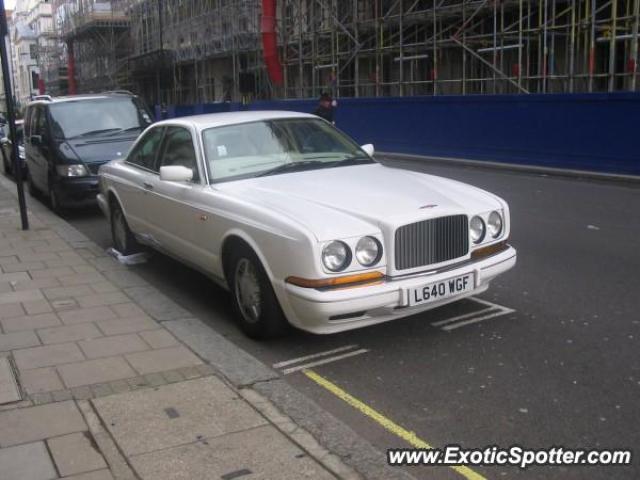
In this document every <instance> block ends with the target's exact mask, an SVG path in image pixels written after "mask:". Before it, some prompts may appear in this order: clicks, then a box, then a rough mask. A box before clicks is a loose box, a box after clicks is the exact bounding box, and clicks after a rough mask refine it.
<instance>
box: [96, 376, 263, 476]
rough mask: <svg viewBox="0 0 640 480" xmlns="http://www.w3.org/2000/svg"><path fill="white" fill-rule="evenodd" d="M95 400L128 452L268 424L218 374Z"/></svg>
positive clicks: (168, 445) (192, 440)
mask: <svg viewBox="0 0 640 480" xmlns="http://www.w3.org/2000/svg"><path fill="white" fill-rule="evenodd" d="M92 402H93V404H94V405H95V407H96V410H97V412H98V415H99V416H100V417H101V418H102V420H103V423H104V424H105V425H106V426H107V428H108V429H109V431H110V432H111V434H112V435H113V437H114V438H115V440H116V442H117V443H118V445H119V446H120V447H121V448H122V450H123V452H124V453H125V455H127V456H130V455H137V454H141V453H147V452H151V451H154V450H159V449H165V448H170V447H174V446H177V445H182V444H187V443H192V442H194V441H197V440H198V439H207V438H213V437H216V436H220V435H224V434H225V433H229V432H235V431H240V430H246V429H250V428H254V427H258V426H261V425H264V424H265V423H266V421H265V420H264V418H262V417H261V416H260V415H258V414H257V413H256V412H255V410H253V409H252V408H251V407H250V406H249V405H248V404H247V403H245V402H244V400H242V399H240V398H239V397H238V396H237V395H236V393H235V392H234V391H233V390H231V389H230V388H229V387H227V386H226V385H225V384H224V383H223V382H222V381H221V380H220V379H218V378H215V377H207V378H203V379H198V380H190V381H186V382H182V383H177V384H172V385H165V386H162V387H157V388H156V389H154V390H148V389H145V390H138V391H135V392H129V393H122V394H118V395H112V396H109V397H104V398H99V399H95V400H92ZM209 478H215V477H209Z"/></svg>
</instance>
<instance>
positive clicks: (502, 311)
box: [431, 297, 515, 332]
mask: <svg viewBox="0 0 640 480" xmlns="http://www.w3.org/2000/svg"><path fill="white" fill-rule="evenodd" d="M469 300H472V301H474V302H476V303H479V304H480V305H485V306H486V307H487V308H482V309H480V310H477V311H475V312H471V313H465V314H463V315H458V316H455V317H452V318H445V319H444V320H439V321H437V322H433V323H432V324H431V325H432V326H434V327H437V328H441V329H442V330H444V331H446V332H450V331H451V330H455V329H456V328H460V327H464V326H466V325H471V324H474V323H478V322H483V321H485V320H489V319H491V318H496V317H500V316H502V315H508V314H509V313H513V312H515V310H514V309H512V308H508V307H505V306H503V305H499V304H497V303H493V302H489V301H488V300H482V299H480V298H476V297H471V298H469Z"/></svg>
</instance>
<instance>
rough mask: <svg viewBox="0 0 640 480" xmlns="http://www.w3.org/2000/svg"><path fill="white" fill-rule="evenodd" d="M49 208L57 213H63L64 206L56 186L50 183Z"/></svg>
mask: <svg viewBox="0 0 640 480" xmlns="http://www.w3.org/2000/svg"><path fill="white" fill-rule="evenodd" d="M49 208H50V209H51V211H52V212H53V213H55V214H57V215H60V214H62V213H63V210H64V209H63V207H62V205H61V204H60V199H59V198H58V194H57V193H56V190H55V188H53V187H52V186H51V184H49Z"/></svg>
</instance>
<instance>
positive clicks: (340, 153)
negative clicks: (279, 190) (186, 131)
mask: <svg viewBox="0 0 640 480" xmlns="http://www.w3.org/2000/svg"><path fill="white" fill-rule="evenodd" d="M202 138H203V143H204V149H205V156H206V160H207V163H208V166H209V172H210V178H211V181H212V182H221V181H230V180H240V179H244V178H252V177H257V176H265V175H277V174H281V173H288V172H293V171H301V170H311V169H316V168H327V167H334V166H340V165H348V164H353V163H354V162H358V163H361V162H362V163H372V162H373V160H372V159H371V158H370V157H369V156H368V155H367V154H366V153H364V152H363V151H362V149H360V147H359V146H358V145H357V144H356V143H355V142H353V140H351V139H350V138H349V137H347V136H346V135H344V134H343V133H341V132H340V131H339V130H336V129H335V128H333V127H332V126H331V125H329V124H328V123H327V122H324V121H322V120H317V119H305V118H291V119H282V120H265V121H259V122H252V123H243V124H238V125H229V126H226V127H215V128H209V129H207V130H204V131H203V132H202Z"/></svg>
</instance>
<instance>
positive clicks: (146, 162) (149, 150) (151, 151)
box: [127, 128, 163, 172]
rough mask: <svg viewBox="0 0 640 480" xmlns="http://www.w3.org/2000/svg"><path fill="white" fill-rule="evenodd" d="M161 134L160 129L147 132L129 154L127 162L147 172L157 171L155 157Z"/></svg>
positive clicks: (161, 130)
mask: <svg viewBox="0 0 640 480" xmlns="http://www.w3.org/2000/svg"><path fill="white" fill-rule="evenodd" d="M162 132H163V129H162V128H154V129H152V130H150V131H149V132H147V134H146V135H145V136H144V137H142V139H141V140H140V142H138V144H137V145H136V146H135V147H134V149H133V150H132V151H131V153H129V156H128V157H127V162H129V163H133V164H134V165H138V166H139V167H142V168H146V169H147V170H153V171H154V172H155V171H157V170H158V169H157V168H156V157H157V155H158V149H159V148H160V143H161V141H162Z"/></svg>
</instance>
